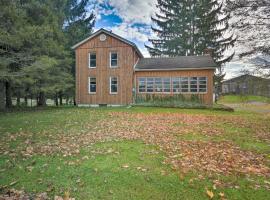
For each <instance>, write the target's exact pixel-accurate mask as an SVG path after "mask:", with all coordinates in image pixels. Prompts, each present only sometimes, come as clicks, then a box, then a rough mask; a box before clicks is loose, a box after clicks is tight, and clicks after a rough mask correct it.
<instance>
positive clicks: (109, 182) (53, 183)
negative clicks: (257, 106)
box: [0, 107, 270, 200]
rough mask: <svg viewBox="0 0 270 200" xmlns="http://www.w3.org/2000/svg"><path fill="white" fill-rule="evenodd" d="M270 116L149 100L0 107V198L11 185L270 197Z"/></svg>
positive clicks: (55, 191)
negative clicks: (166, 105)
mask: <svg viewBox="0 0 270 200" xmlns="http://www.w3.org/2000/svg"><path fill="white" fill-rule="evenodd" d="M269 121H270V115H269V114H264V115H262V114H259V113H253V112H245V111H236V112H222V111H210V110H206V109H202V110H200V109H187V110H185V109H173V108H172V109H170V108H151V107H142V108H140V107H134V108H125V107H123V108H95V109H94V108H72V107H70V108H68V107H67V108H54V107H50V108H46V109H43V110H29V111H24V112H23V111H20V112H11V113H0V134H1V136H0V152H1V154H0V199H1V195H4V194H6V193H7V191H8V190H10V189H11V188H14V189H16V191H17V192H18V191H24V192H25V195H28V196H30V197H31V198H33V197H36V196H37V195H38V194H41V193H44V192H46V193H47V195H48V197H49V198H51V199H54V197H55V196H56V195H57V196H62V197H64V196H66V197H68V196H70V197H73V198H75V199H83V200H84V199H210V198H212V199H256V200H257V199H263V200H265V199H270V181H269V179H270V169H269V167H270V123H269ZM16 191H15V193H16ZM17 195H18V194H17Z"/></svg>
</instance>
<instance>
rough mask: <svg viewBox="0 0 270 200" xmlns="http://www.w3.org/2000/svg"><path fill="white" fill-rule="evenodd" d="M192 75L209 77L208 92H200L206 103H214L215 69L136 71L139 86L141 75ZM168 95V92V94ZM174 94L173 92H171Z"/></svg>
mask: <svg viewBox="0 0 270 200" xmlns="http://www.w3.org/2000/svg"><path fill="white" fill-rule="evenodd" d="M181 76H185V77H192V76H206V77H207V93H201V94H200V93H199V95H200V97H201V98H202V99H203V102H204V103H205V104H209V105H211V104H212V103H213V92H214V91H213V76H214V70H211V69H205V70H183V71H147V72H145V71H144V72H142V71H140V72H139V71H137V72H135V77H136V79H135V80H136V86H138V78H139V77H181ZM136 92H137V94H141V93H138V87H136ZM166 95H168V94H166ZM171 95H172V93H171ZM184 95H185V96H190V94H187V93H184Z"/></svg>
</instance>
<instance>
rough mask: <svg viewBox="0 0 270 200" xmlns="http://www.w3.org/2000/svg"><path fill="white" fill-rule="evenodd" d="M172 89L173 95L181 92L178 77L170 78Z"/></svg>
mask: <svg viewBox="0 0 270 200" xmlns="http://www.w3.org/2000/svg"><path fill="white" fill-rule="evenodd" d="M172 88H173V92H175V93H179V92H181V85H180V78H179V77H174V78H172Z"/></svg>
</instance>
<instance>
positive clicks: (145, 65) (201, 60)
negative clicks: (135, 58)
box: [135, 55, 217, 71]
mask: <svg viewBox="0 0 270 200" xmlns="http://www.w3.org/2000/svg"><path fill="white" fill-rule="evenodd" d="M216 67H217V65H216V64H215V62H214V60H213V59H212V57H211V56H210V55H203V56H178V57H165V58H141V59H140V60H139V62H138V63H137V64H136V65H135V71H152V70H153V71H154V70H155V71H160V70H186V69H188V70H192V69H215V68H216Z"/></svg>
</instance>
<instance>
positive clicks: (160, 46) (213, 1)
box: [146, 0, 236, 80]
mask: <svg viewBox="0 0 270 200" xmlns="http://www.w3.org/2000/svg"><path fill="white" fill-rule="evenodd" d="M157 2H158V4H157V7H158V9H159V13H156V16H155V17H152V21H153V22H154V23H155V24H156V26H155V27H152V30H153V32H155V33H156V34H157V37H158V38H154V39H149V41H150V42H151V43H152V47H150V46H148V45H146V47H147V49H148V51H149V53H150V55H151V56H154V57H155V56H157V57H159V56H169V57H173V56H186V55H202V54H203V53H204V50H205V49H206V48H211V49H212V57H213V59H214V61H215V62H216V63H217V65H218V69H219V70H218V73H217V76H218V77H219V79H218V80H220V79H222V77H223V76H224V74H223V72H222V66H223V64H224V63H226V62H229V61H230V60H231V59H232V58H233V56H234V53H232V54H231V55H229V56H227V57H225V55H224V53H225V51H226V50H227V49H229V48H230V47H232V46H233V45H234V42H235V40H236V38H234V36H233V34H231V35H229V36H226V37H225V33H227V31H228V30H229V26H228V20H229V18H230V15H229V14H228V13H225V12H224V9H223V4H222V3H219V2H218V0H158V1H157Z"/></svg>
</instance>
